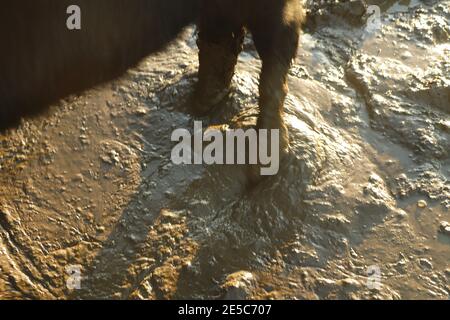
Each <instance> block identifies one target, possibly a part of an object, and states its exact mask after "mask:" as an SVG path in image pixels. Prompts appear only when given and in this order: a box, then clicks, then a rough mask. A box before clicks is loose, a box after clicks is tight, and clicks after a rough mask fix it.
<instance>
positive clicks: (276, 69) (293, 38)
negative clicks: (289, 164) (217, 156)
mask: <svg viewBox="0 0 450 320" xmlns="http://www.w3.org/2000/svg"><path fill="white" fill-rule="evenodd" d="M291 10H294V12H292V11H291V12H290V13H291V14H290V15H289V16H290V17H291V19H288V18H286V17H285V16H284V14H285V13H286V10H285V9H284V8H280V10H279V11H280V13H279V14H278V15H277V14H276V13H272V14H271V15H270V16H265V17H264V18H260V19H259V20H258V21H257V23H254V24H253V25H252V26H251V28H250V30H251V32H252V34H253V38H254V41H255V46H256V49H257V50H258V54H259V55H260V58H261V59H262V63H263V66H262V71H261V76H260V84H259V109H260V113H259V117H258V121H257V128H258V129H279V130H280V145H279V147H280V152H281V154H283V153H286V152H287V150H288V146H289V137H288V130H287V127H286V124H285V122H284V120H283V106H284V101H285V98H286V95H287V92H288V86H287V76H288V72H289V69H290V66H291V63H292V60H293V59H294V58H295V56H296V53H297V48H298V43H299V34H300V19H301V11H300V10H301V9H300V7H296V6H295V5H293V6H292V8H291ZM296 11H298V12H296Z"/></svg>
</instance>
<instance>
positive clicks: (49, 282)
mask: <svg viewBox="0 0 450 320" xmlns="http://www.w3.org/2000/svg"><path fill="white" fill-rule="evenodd" d="M372 2H373V3H374V4H377V5H380V7H381V9H382V10H381V12H382V15H381V18H382V21H383V24H382V26H381V27H380V29H378V30H376V31H373V32H372V33H369V32H367V30H366V21H365V18H364V17H362V16H361V3H362V2H359V1H353V2H352V4H350V5H349V4H348V3H347V1H338V2H335V1H333V2H330V3H328V2H327V1H325V2H322V4H320V5H317V4H316V5H314V6H311V12H310V18H309V22H308V25H307V27H306V29H305V30H306V31H305V34H304V35H303V36H302V44H303V45H302V48H301V49H300V50H299V54H298V57H297V59H296V61H295V63H294V66H293V68H292V71H291V73H290V78H289V84H290V90H291V91H290V94H289V97H288V99H287V102H286V118H287V120H288V123H289V128H290V132H291V151H290V156H289V158H288V159H287V160H286V162H285V163H284V164H283V166H282V168H281V170H280V173H279V174H278V175H277V176H276V177H272V178H269V179H267V180H265V181H263V182H262V183H261V184H260V185H258V186H257V187H256V188H255V189H253V190H250V191H248V190H246V189H245V178H244V174H243V170H244V169H243V168H242V167H226V166H216V167H206V166H205V167H203V166H176V165H174V164H172V163H171V161H170V152H171V149H172V147H173V143H172V142H170V135H171V133H172V131H173V130H174V129H176V128H192V125H193V121H194V120H195V119H194V118H192V117H191V116H190V115H189V113H187V112H186V110H185V108H184V107H183V106H184V105H185V102H186V99H187V97H188V96H189V93H190V92H192V87H193V84H194V82H195V70H196V65H197V50H196V47H195V36H194V30H192V29H191V30H187V31H186V33H185V34H184V36H183V37H182V38H181V39H180V40H178V41H176V42H175V43H174V44H173V45H172V46H171V47H170V48H168V50H167V51H166V52H164V53H161V54H159V55H156V56H153V57H150V58H148V59H147V60H146V61H144V62H143V63H142V64H141V65H140V66H139V67H138V68H136V69H134V70H131V71H129V72H128V73H127V75H125V76H124V77H123V78H121V79H120V80H117V81H115V82H113V83H110V84H107V85H105V86H103V87H100V88H96V89H94V90H91V91H89V92H86V93H85V94H83V95H82V96H80V97H73V98H70V99H68V100H67V101H64V102H62V103H61V105H59V106H55V107H54V109H53V111H52V113H51V114H50V115H49V116H47V117H43V118H41V119H37V120H33V121H28V122H26V123H24V124H23V125H22V127H21V128H20V129H19V130H18V131H17V132H14V133H11V134H9V135H7V136H3V137H0V211H1V213H0V298H4V299H6V298H30V299H32V298H37V299H39V298H40V299H43V298H50V299H56V298H60V299H61V298H62V299H68V298H76V299H83V298H94V299H102V298H110V299H111V298H112V299H129V298H132V299H171V298H217V299H218V298H255V299H262V298H272V299H282V298H288V299H294V298H295V299H336V298H345V299H358V298H375V299H399V298H403V299H415V298H425V299H448V297H449V294H450V287H449V286H450V284H449V277H450V269H449V268H450V265H449V261H450V259H449V258H450V243H449V234H448V232H447V231H446V230H447V229H446V227H445V223H448V222H450V213H449V206H450V202H449V201H450V184H449V181H448V178H449V175H450V158H449V152H448V150H450V148H449V143H450V142H449V141H450V140H449V130H448V123H449V122H450V118H449V112H450V110H449V109H448V108H449V106H450V100H448V99H449V90H450V81H449V78H448V76H449V74H450V73H449V72H448V71H449V64H448V53H449V51H448V46H449V45H450V42H449V39H450V38H449V37H447V36H446V35H450V30H449V29H448V23H447V24H445V22H446V21H447V22H448V21H449V18H450V13H449V10H448V8H449V5H450V3H449V1H424V2H421V1H372ZM419 2H420V3H419ZM355 3H356V4H355ZM362 8H363V9H364V6H362ZM362 13H364V12H362ZM342 18H344V19H342ZM342 20H347V21H350V22H351V23H350V24H349V23H345V22H343V21H342ZM407 52H408V53H407ZM259 70H260V62H259V61H258V59H257V54H256V53H255V52H254V50H253V47H252V45H251V43H250V42H249V44H248V45H246V52H245V53H244V54H243V55H242V56H241V58H240V64H239V67H238V72H237V74H236V76H235V78H234V84H235V87H236V90H235V91H234V93H233V94H232V96H231V97H230V98H229V99H227V100H226V101H224V102H222V103H221V105H219V106H218V107H217V108H215V110H214V111H213V112H212V113H211V115H209V116H208V117H206V118H205V119H204V120H205V121H206V122H207V123H208V124H223V123H227V124H242V123H246V124H251V123H254V121H255V117H256V115H257V111H258V110H257V96H256V93H257V90H258V89H257V85H258V81H257V80H258V72H259ZM78 275H79V276H80V277H81V278H79V279H78V278H77V276H78ZM74 276H75V278H74ZM77 279H78V280H80V281H79V282H77V281H76V280H77ZM77 284H79V286H78V285H77Z"/></svg>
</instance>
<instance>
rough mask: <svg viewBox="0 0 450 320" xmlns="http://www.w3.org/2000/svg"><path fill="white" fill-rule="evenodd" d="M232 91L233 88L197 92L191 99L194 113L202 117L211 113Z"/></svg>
mask: <svg viewBox="0 0 450 320" xmlns="http://www.w3.org/2000/svg"><path fill="white" fill-rule="evenodd" d="M231 91H232V90H231V88H227V89H222V90H215V91H202V92H195V93H194V94H193V96H192V98H191V101H190V106H191V110H192V113H193V114H194V115H196V116H200V117H202V116H205V115H207V114H209V113H210V112H211V110H213V109H214V107H215V106H217V105H218V104H219V103H220V102H222V101H223V100H225V99H227V98H228V97H229V96H230V94H231Z"/></svg>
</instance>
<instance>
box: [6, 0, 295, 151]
mask: <svg viewBox="0 0 450 320" xmlns="http://www.w3.org/2000/svg"><path fill="white" fill-rule="evenodd" d="M71 5H78V6H79V7H80V8H81V30H69V29H68V28H67V27H66V20H67V18H68V14H67V13H66V10H67V8H68V7H69V6H71ZM302 18H303V11H302V8H301V5H300V1H299V0H75V1H73V0H37V1H27V0H7V1H3V2H2V9H1V11H0V26H1V28H0V41H1V44H2V45H1V49H0V131H2V130H4V129H6V128H11V127H15V126H17V125H18V123H19V122H20V120H21V119H22V118H23V117H26V116H31V115H35V114H39V113H40V112H41V111H43V110H45V109H46V108H47V106H48V105H49V104H51V103H53V102H56V101H57V100H58V99H60V98H63V97H65V96H67V95H69V94H72V93H78V92H81V91H83V90H85V89H88V88H90V87H92V86H95V85H97V84H100V83H102V82H105V81H109V80H111V79H114V78H115V77H117V76H120V75H121V74H122V73H123V72H125V71H126V70H127V69H128V68H130V67H132V66H134V65H136V64H137V63H138V62H139V61H140V60H142V59H143V58H144V57H146V56H148V55H149V54H151V53H154V52H156V51H159V50H161V49H163V48H164V46H165V45H166V44H168V43H169V42H170V41H171V40H173V39H174V38H175V37H176V36H177V35H178V34H179V33H180V31H181V30H182V29H183V28H184V27H186V26H187V25H189V24H191V23H197V24H198V26H199V29H200V33H199V41H198V45H199V48H200V57H199V58H200V69H199V81H198V84H197V88H196V90H195V95H194V97H195V99H194V103H193V106H194V109H195V111H196V112H197V113H206V112H208V111H209V108H210V107H211V106H212V105H213V104H214V102H217V101H218V100H220V98H222V97H223V96H224V95H225V93H226V92H227V91H228V90H229V87H230V84H231V78H232V76H233V73H234V67H235V65H236V62H237V56H238V54H239V52H240V50H241V49H242V42H243V38H244V32H245V30H249V31H250V32H251V34H252V36H253V39H254V42H255V45H256V48H257V50H258V53H259V55H260V57H261V59H262V61H263V68H262V74H261V79H260V116H259V119H258V127H261V128H267V129H271V128H280V129H281V131H282V142H283V146H287V131H286V128H285V125H284V122H283V119H282V106H283V103H284V99H285V96H286V93H287V86H286V78H287V74H288V70H289V67H290V64H291V61H292V59H293V58H294V56H295V54H296V50H297V46H298V38H299V32H300V25H301V21H302Z"/></svg>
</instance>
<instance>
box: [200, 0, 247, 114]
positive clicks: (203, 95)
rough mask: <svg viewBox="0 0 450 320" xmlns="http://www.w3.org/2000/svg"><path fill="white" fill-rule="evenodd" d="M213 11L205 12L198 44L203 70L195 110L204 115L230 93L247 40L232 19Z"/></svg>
mask: <svg viewBox="0 0 450 320" xmlns="http://www.w3.org/2000/svg"><path fill="white" fill-rule="evenodd" d="M208 10H209V11H214V8H211V9H210V8H206V9H205V11H207V12H204V13H202V19H201V21H200V32H199V38H198V41H197V44H198V47H199V49H200V52H199V62H200V67H199V71H198V83H197V85H196V88H195V93H194V99H193V109H194V112H195V113H196V114H198V115H204V114H205V113H207V112H208V111H210V110H211V108H212V107H213V106H214V105H216V104H217V103H219V102H220V101H221V100H222V99H223V98H225V97H226V96H227V95H228V94H229V91H230V86H231V79H232V78H233V75H234V69H235V66H236V64H237V60H238V55H239V53H240V52H241V50H242V45H243V40H244V36H245V31H244V28H243V27H242V26H241V25H237V26H236V25H234V24H233V23H232V22H230V21H228V20H229V18H227V17H221V16H220V12H209V11H208Z"/></svg>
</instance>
